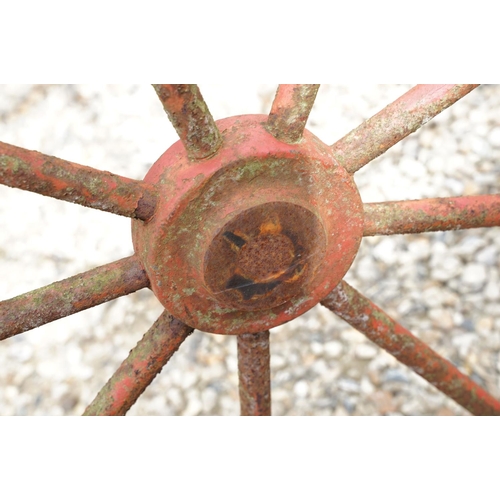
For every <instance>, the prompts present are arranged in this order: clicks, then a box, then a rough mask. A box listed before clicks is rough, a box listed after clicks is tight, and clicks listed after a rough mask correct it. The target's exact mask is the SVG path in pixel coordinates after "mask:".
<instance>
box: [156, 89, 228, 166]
mask: <svg viewBox="0 0 500 500" xmlns="http://www.w3.org/2000/svg"><path fill="white" fill-rule="evenodd" d="M153 87H154V89H155V90H156V93H157V94H158V97H159V98H160V101H161V103H162V104H163V108H164V109H165V111H166V113H167V115H168V117H169V119H170V121H171V122H172V125H173V126H174V128H175V130H176V131H177V134H178V135H179V138H180V139H181V141H182V142H183V144H184V146H185V148H186V150H187V154H188V156H189V158H190V159H192V160H202V159H205V158H209V157H211V156H213V155H214V154H215V153H216V152H217V150H218V149H219V147H220V146H221V144H222V137H221V135H220V132H219V130H218V128H217V125H216V124H215V122H214V119H213V117H212V115H211V113H210V111H209V109H208V107H207V105H206V103H205V101H204V100H203V97H202V95H201V92H200V89H199V88H198V86H197V85H192V84H181V85H178V84H164V83H157V84H153Z"/></svg>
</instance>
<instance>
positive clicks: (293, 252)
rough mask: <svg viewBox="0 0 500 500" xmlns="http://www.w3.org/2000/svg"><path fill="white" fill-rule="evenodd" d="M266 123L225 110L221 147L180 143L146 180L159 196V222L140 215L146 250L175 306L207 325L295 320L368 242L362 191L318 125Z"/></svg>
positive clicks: (153, 273)
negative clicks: (299, 128) (291, 135)
mask: <svg viewBox="0 0 500 500" xmlns="http://www.w3.org/2000/svg"><path fill="white" fill-rule="evenodd" d="M266 124H267V116H265V115H246V116H238V117H232V118H227V119H224V120H220V121H218V122H217V125H218V127H219V129H220V130H221V131H222V133H223V135H224V137H225V142H224V145H223V147H221V149H220V150H219V152H218V154H217V155H216V156H214V157H212V158H210V159H207V160H205V161H203V162H192V161H191V160H190V159H189V157H188V156H187V154H186V152H185V149H184V147H183V145H182V143H181V142H180V141H179V142H177V143H176V144H174V145H173V146H172V147H171V148H170V149H169V150H167V151H166V152H165V154H164V155H162V157H160V159H159V160H158V161H157V162H156V163H155V164H154V165H153V167H152V168H151V170H150V171H149V173H148V174H147V176H146V178H145V180H146V182H148V183H150V184H153V185H156V186H158V190H159V193H160V196H159V204H158V209H157V212H156V214H155V217H154V218H153V219H152V220H151V221H150V222H148V223H147V224H144V223H142V222H140V221H137V222H133V241H134V248H135V250H136V253H137V255H138V257H139V258H140V259H141V261H142V263H143V265H144V267H145V269H146V272H147V273H148V276H149V278H150V281H151V288H152V290H153V291H154V293H155V295H156V296H157V297H158V299H159V300H160V302H161V303H162V304H163V306H164V307H165V308H166V309H167V310H168V311H170V312H171V313H172V314H173V315H174V316H175V317H177V318H179V319H180V320H182V321H183V322H185V323H186V324H188V325H190V326H193V327H195V328H198V329H199V330H203V331H208V332H212V333H221V334H227V335H236V334H240V333H254V332H260V331H264V330H267V329H269V328H272V327H274V326H277V325H279V324H282V323H284V322H286V321H290V320H291V319H293V318H294V317H296V316H298V315H300V314H302V313H304V312H305V311H307V310H308V309H310V308H311V307H313V306H314V305H315V304H317V302H318V301H319V300H320V299H321V298H322V297H324V296H325V295H326V294H327V293H328V292H329V291H330V290H331V289H332V288H333V287H334V286H335V285H336V284H337V283H338V282H339V280H340V279H342V277H343V276H344V274H345V273H346V272H347V270H348V269H349V267H350V265H351V263H352V261H353V260H354V256H355V255H356V252H357V250H358V248H359V244H360V242H361V235H362V227H363V214H362V204H361V199H360V197H359V193H358V191H357V189H356V186H355V185H354V182H353V181H352V178H351V176H349V175H348V174H347V173H346V172H345V170H344V169H342V168H341V167H339V165H338V164H337V163H336V162H335V160H334V159H333V157H332V155H331V152H330V148H329V147H328V146H327V145H326V144H324V143H322V142H321V141H320V140H319V139H318V138H316V137H315V136H313V135H312V134H311V133H310V132H308V131H305V132H304V134H303V138H302V140H301V141H300V143H297V144H287V143H284V142H282V141H279V140H277V139H276V138H275V137H274V136H272V135H271V134H269V133H268V131H267V129H266ZM254 216H255V217H254ZM278 247H279V248H280V250H279V251H278ZM313 247H315V248H313ZM258 249H259V251H260V250H262V255H261V256H259V252H258V251H257V250H258ZM287 249H288V250H287ZM275 251H276V252H275ZM266 252H271V254H273V255H274V257H273V259H274V260H273V259H271V260H272V262H271V261H269V259H268V260H266V258H265V257H264V253H266ZM274 252H275V253H274ZM287 252H288V253H289V255H288V254H287ZM288 258H289V259H290V262H289V264H290V265H289V266H288V268H286V266H285V268H284V267H283V265H284V264H283V263H284V262H285V261H286V260H287V259H288ZM250 260H253V261H254V262H253V264H252V263H251V262H250ZM264 264H265V267H266V269H267V271H266V272H264V270H262V273H258V272H256V271H255V269H256V267H258V266H263V265H264ZM217 274H220V276H219V277H218V276H217ZM185 290H189V293H186V292H185Z"/></svg>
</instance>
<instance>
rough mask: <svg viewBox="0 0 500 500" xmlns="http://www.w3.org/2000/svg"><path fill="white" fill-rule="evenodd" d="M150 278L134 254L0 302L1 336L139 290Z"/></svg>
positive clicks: (14, 333) (6, 336)
mask: <svg viewBox="0 0 500 500" xmlns="http://www.w3.org/2000/svg"><path fill="white" fill-rule="evenodd" d="M148 286H149V279H148V277H147V276H146V273H145V272H144V269H143V268H142V266H141V264H140V262H139V260H138V259H137V258H136V257H135V256H131V257H126V258H125V259H121V260H118V261H116V262H112V263H110V264H106V265H104V266H100V267H96V268H95V269H92V270H90V271H86V272H84V273H81V274H77V275H75V276H72V277H71V278H67V279H65V280H62V281H58V282H56V283H52V284H51V285H47V286H45V287H42V288H39V289H37V290H33V291H31V292H28V293H25V294H23V295H19V296H18V297H14V298H12V299H9V300H5V301H2V302H0V340H4V339H7V338H9V337H12V336H13V335H17V334H19V333H22V332H25V331H27V330H31V329H32V328H36V327H39V326H42V325H45V324H46V323H50V322H51V321H55V320H57V319H60V318H64V317H65V316H69V315H71V314H75V313H77V312H80V311H83V310H85V309H88V308H90V307H94V306H97V305H99V304H102V303H104V302H108V301H110V300H113V299H116V298H118V297H122V296H123V295H128V294H129V293H132V292H136V291H137V290H140V289H141V288H146V287H148Z"/></svg>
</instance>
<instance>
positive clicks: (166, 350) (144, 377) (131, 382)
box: [84, 311, 193, 416]
mask: <svg viewBox="0 0 500 500" xmlns="http://www.w3.org/2000/svg"><path fill="white" fill-rule="evenodd" d="M192 331H193V329H192V328H190V327H188V326H186V325H184V324H183V323H181V322H180V321H178V320H176V319H175V318H173V317H172V316H170V315H169V314H168V313H167V312H166V311H165V312H163V314H162V315H161V316H160V317H159V318H158V319H157V320H156V322H155V323H154V324H153V326H152V327H151V328H150V329H149V330H148V331H147V332H146V334H145V335H144V337H143V338H142V339H141V340H140V341H139V343H138V344H137V345H136V346H135V347H134V348H133V349H132V350H131V351H130V354H129V355H128V357H127V359H125V360H124V361H123V363H122V364H121V365H120V367H119V368H118V370H117V371H116V372H115V373H114V374H113V376H112V377H111V378H110V379H109V380H108V382H107V383H106V385H105V386H104V387H103V388H102V389H101V390H100V391H99V394H97V396H96V397H95V399H94V400H93V401H92V403H90V405H89V406H88V407H87V409H86V410H85V413H84V415H86V416H95V415H125V414H126V413H127V411H128V410H130V408H131V407H132V405H133V404H134V403H135V402H136V401H137V398H138V397H139V396H140V395H141V394H142V393H143V392H144V391H145V390H146V388H147V387H148V386H149V384H150V383H151V382H152V381H153V379H154V378H155V377H156V375H158V374H159V373H160V372H161V370H162V368H163V367H164V366H165V364H166V363H167V362H168V360H169V359H170V358H171V357H172V356H173V354H174V353H175V352H176V351H177V349H179V347H180V345H181V344H182V342H184V340H185V339H186V338H187V337H188V336H189V335H190V334H191V333H192Z"/></svg>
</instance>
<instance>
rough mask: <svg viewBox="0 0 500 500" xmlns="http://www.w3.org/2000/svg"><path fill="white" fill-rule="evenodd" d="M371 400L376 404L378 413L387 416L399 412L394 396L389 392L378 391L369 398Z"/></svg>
mask: <svg viewBox="0 0 500 500" xmlns="http://www.w3.org/2000/svg"><path fill="white" fill-rule="evenodd" d="M369 398H370V400H371V401H372V402H373V403H374V405H375V407H376V408H377V410H378V413H380V414H382V415H386V414H387V413H392V412H393V411H396V410H397V405H396V404H395V402H394V400H393V397H392V394H391V393H390V392H388V391H377V392H374V393H373V394H370V396H369Z"/></svg>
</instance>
